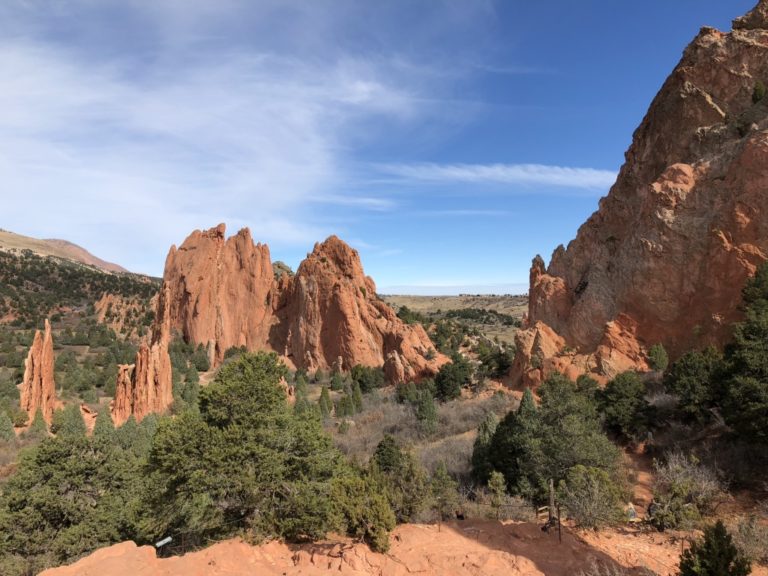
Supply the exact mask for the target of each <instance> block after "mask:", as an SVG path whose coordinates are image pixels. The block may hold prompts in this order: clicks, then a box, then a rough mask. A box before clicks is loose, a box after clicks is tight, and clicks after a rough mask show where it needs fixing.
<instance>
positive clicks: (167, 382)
mask: <svg viewBox="0 0 768 576" xmlns="http://www.w3.org/2000/svg"><path fill="white" fill-rule="evenodd" d="M172 402H173V382H172V378H171V359H170V356H169V355H168V348H167V344H166V343H165V342H155V343H154V344H152V345H151V346H150V345H149V344H147V343H146V342H142V343H141V346H140V347H139V351H138V352H137V353H136V363H135V364H130V365H120V366H118V373H117V382H116V386H115V398H114V400H113V401H112V405H111V407H110V410H111V413H112V420H113V421H114V423H115V425H116V426H120V425H121V424H124V423H125V421H126V420H128V418H130V417H131V415H133V416H134V417H135V418H136V421H137V422H141V420H143V419H144V418H145V417H146V416H147V415H148V414H153V413H154V414H162V413H163V412H165V411H166V410H167V409H168V407H169V406H170V405H171V403H172Z"/></svg>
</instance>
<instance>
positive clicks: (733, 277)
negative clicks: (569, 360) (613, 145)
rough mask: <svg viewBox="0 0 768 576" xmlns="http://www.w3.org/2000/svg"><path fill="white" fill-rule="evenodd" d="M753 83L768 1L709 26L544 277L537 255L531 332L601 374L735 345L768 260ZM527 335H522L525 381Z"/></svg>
mask: <svg viewBox="0 0 768 576" xmlns="http://www.w3.org/2000/svg"><path fill="white" fill-rule="evenodd" d="M758 81H762V82H766V81H768V0H762V1H761V2H760V3H759V4H758V6H757V8H755V10H753V11H752V12H750V13H749V14H748V15H747V16H745V17H743V18H740V19H738V20H736V21H735V22H734V30H733V31H732V32H730V33H722V32H719V31H717V30H714V29H712V28H703V29H702V30H701V32H700V33H699V35H698V36H697V37H696V38H695V39H694V41H693V42H692V43H691V45H690V46H689V47H688V48H687V49H686V50H685V53H684V54H683V58H682V61H681V62H680V64H679V65H678V66H677V67H676V68H675V70H674V71H673V72H672V74H671V75H670V77H669V78H668V79H667V81H666V82H665V83H664V86H663V87H662V88H661V91H660V92H659V94H658V95H657V96H656V98H655V100H654V101H653V103H652V104H651V107H650V109H649V111H648V114H647V115H646V117H645V119H644V120H643V122H642V124H641V125H640V127H639V128H638V129H637V131H636V132H635V135H634V140H633V142H632V146H631V147H630V149H629V150H628V152H627V153H626V163H625V164H624V166H623V167H622V169H621V171H620V173H619V176H618V179H617V181H616V184H615V185H614V186H613V188H612V189H611V191H610V193H609V194H608V196H607V197H605V198H603V199H602V200H601V201H600V207H599V209H598V211H597V212H596V213H595V214H593V215H592V216H591V217H590V218H589V220H588V221H587V222H586V223H585V224H584V225H583V226H582V227H581V228H580V229H579V232H578V234H577V236H576V238H575V240H573V241H572V242H571V243H570V244H569V245H568V248H567V249H565V248H563V247H562V246H561V247H559V248H558V249H557V250H555V252H554V254H553V256H552V260H551V262H550V265H549V267H548V268H547V269H546V270H545V269H544V263H543V261H542V260H541V259H540V258H538V257H537V258H536V259H535V260H534V263H533V267H532V269H531V287H530V291H529V312H528V318H529V324H530V326H532V327H534V328H530V330H536V328H535V327H536V326H537V325H538V323H543V324H546V325H547V326H549V327H550V328H551V329H553V330H554V332H555V333H556V334H558V335H559V336H560V337H562V338H563V340H564V343H565V344H566V345H567V346H568V347H570V348H573V349H576V350H577V351H578V355H581V356H582V359H581V360H579V361H578V362H577V364H580V365H582V366H589V368H590V370H594V371H595V373H596V374H598V375H602V376H605V377H610V376H611V375H612V374H614V373H616V372H618V371H621V370H625V369H627V368H632V367H639V368H644V367H645V355H646V353H647V350H648V348H649V347H650V346H651V345H653V344H655V343H659V342H660V343H662V344H663V345H664V346H665V348H666V349H667V351H668V352H669V353H670V356H671V357H672V358H675V357H676V356H679V355H680V354H681V353H683V352H684V351H686V350H688V349H690V348H693V347H701V346H705V345H707V344H714V345H718V346H722V345H723V344H724V343H725V342H727V341H728V339H729V338H730V325H731V324H732V323H733V322H734V321H737V320H739V319H740V312H739V304H740V301H741V289H742V287H743V286H744V283H745V281H746V279H747V278H748V277H749V276H751V275H752V274H754V272H755V270H756V267H757V266H758V265H759V264H760V263H762V262H763V261H765V260H766V257H767V255H768V208H767V207H768V168H767V167H768V98H766V99H763V100H760V101H758V102H753V93H754V90H755V86H756V85H757V84H758ZM538 330H539V331H541V329H540V328H538ZM531 338H532V337H531V335H530V334H526V333H522V334H521V335H520V337H519V339H518V350H519V351H520V352H519V355H518V359H517V362H516V365H517V373H516V376H517V378H516V380H517V382H520V381H521V378H522V375H523V374H524V373H526V372H527V370H528V369H529V368H530V366H529V365H526V364H525V362H526V351H525V350H526V343H528V342H529V341H530V340H531ZM521 344H522V346H521Z"/></svg>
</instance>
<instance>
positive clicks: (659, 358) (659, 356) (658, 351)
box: [648, 344, 669, 372]
mask: <svg viewBox="0 0 768 576" xmlns="http://www.w3.org/2000/svg"><path fill="white" fill-rule="evenodd" d="M648 363H649V364H650V365H651V368H653V369H654V370H659V371H661V372H663V371H664V370H666V369H667V366H668V365H669V356H668V355H667V351H666V350H665V349H664V346H663V345H662V344H654V345H653V346H651V349H650V350H648Z"/></svg>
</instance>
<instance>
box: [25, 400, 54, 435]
mask: <svg viewBox="0 0 768 576" xmlns="http://www.w3.org/2000/svg"><path fill="white" fill-rule="evenodd" d="M24 436H25V437H26V438H28V439H30V440H42V439H43V438H47V437H48V424H46V422H45V418H43V411H42V410H40V409H39V408H38V409H37V412H35V417H34V418H33V419H32V425H31V426H30V427H29V428H28V429H27V431H26V432H24Z"/></svg>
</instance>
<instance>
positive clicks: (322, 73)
mask: <svg viewBox="0 0 768 576" xmlns="http://www.w3.org/2000/svg"><path fill="white" fill-rule="evenodd" d="M0 74H2V76H3V78H4V79H5V88H4V89H3V91H2V94H0V182H2V189H3V190H4V191H5V192H3V193H2V196H3V225H4V226H6V227H8V228H11V229H15V230H17V231H20V232H27V233H31V234H39V235H44V236H46V237H50V236H60V237H65V238H68V239H71V240H73V241H79V242H82V243H84V244H85V245H89V244H90V245H91V246H92V245H93V244H92V238H93V237H94V230H95V228H94V227H95V226H98V227H99V228H100V229H102V230H109V231H110V234H109V235H106V236H104V235H102V236H101V237H100V242H99V243H100V250H99V252H100V254H102V255H103V257H108V258H112V259H115V260H118V261H120V262H121V263H123V264H124V265H126V266H128V267H131V268H134V269H139V270H141V269H146V262H144V261H141V260H142V259H144V258H145V256H144V255H145V254H147V253H148V251H154V252H155V253H157V251H158V248H157V247H158V246H160V247H165V246H168V245H170V243H172V242H174V243H178V242H180V241H181V240H182V239H183V238H184V237H185V236H186V234H187V233H188V232H189V231H190V230H191V229H193V228H195V227H201V226H209V225H213V224H215V223H216V222H218V221H222V220H223V221H228V222H235V221H238V220H244V221H245V223H246V224H249V225H250V226H251V227H252V228H253V229H254V235H255V236H257V238H259V239H260V240H264V241H269V242H277V243H283V244H288V245H311V243H312V241H314V240H316V239H317V238H318V237H319V236H317V234H318V233H321V234H322V233H323V232H329V230H322V229H321V228H318V226H317V225H313V224H312V221H313V220H314V218H313V216H314V214H313V211H312V210H311V208H309V206H310V205H311V204H313V203H318V202H319V203H325V204H337V205H342V206H347V207H350V208H357V209H366V210H386V209H389V208H391V207H392V205H393V203H392V201H390V200H387V199H385V198H373V197H366V196H362V197H361V196H357V195H352V194H341V193H333V194H328V192H327V191H328V190H334V189H337V188H340V183H341V182H342V181H343V180H344V171H345V168H344V162H345V158H344V154H343V153H342V152H341V148H342V145H343V143H344V141H345V138H346V136H345V134H347V133H349V132H350V131H353V130H355V127H356V124H358V123H360V122H364V121H366V120H367V119H369V118H371V117H373V116H379V115H381V116H385V117H400V116H402V117H406V116H409V115H412V114H414V109H415V106H417V104H415V103H414V102H415V100H413V99H411V98H410V95H409V94H408V91H407V88H406V87H404V86H397V85H396V84H397V83H396V82H394V81H392V79H391V78H389V77H387V75H386V74H385V73H384V72H383V71H382V70H381V69H380V68H378V67H377V66H375V65H373V64H371V63H368V62H363V61H361V62H357V63H356V62H354V61H352V60H351V59H349V58H345V59H342V60H338V61H333V62H328V63H326V65H325V66H323V67H321V68H317V67H315V66H312V65H308V64H306V63H304V62H301V61H298V60H295V59H292V58H288V57H278V56H275V55H269V54H262V55H257V54H256V55H255V54H231V55H229V57H228V58H227V59H226V61H223V62H215V63H213V62H211V63H208V64H199V65H197V66H194V67H191V68H185V69H163V70H162V73H160V71H156V74H155V75H154V76H153V77H152V78H151V79H143V80H138V81H137V80H135V79H133V78H132V77H131V76H130V74H129V72H128V71H127V70H125V69H124V68H123V67H121V65H120V63H119V62H114V63H110V64H108V65H97V64H95V63H93V62H89V61H84V60H82V59H81V58H78V57H77V56H76V55H74V54H72V53H69V52H67V51H62V50H58V49H55V48H54V47H52V46H48V45H46V44H45V43H30V42H28V41H15V42H13V41H8V42H4V43H0ZM31 199H34V202H30V200H31ZM126 238H131V239H132V240H131V242H130V243H129V242H127V241H126ZM129 245H130V246H129ZM162 250H164V248H161V251H162ZM156 260H157V262H156V264H155V269H153V270H149V271H151V272H155V273H157V272H158V270H157V266H159V265H161V264H162V258H161V257H159V258H156Z"/></svg>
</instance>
